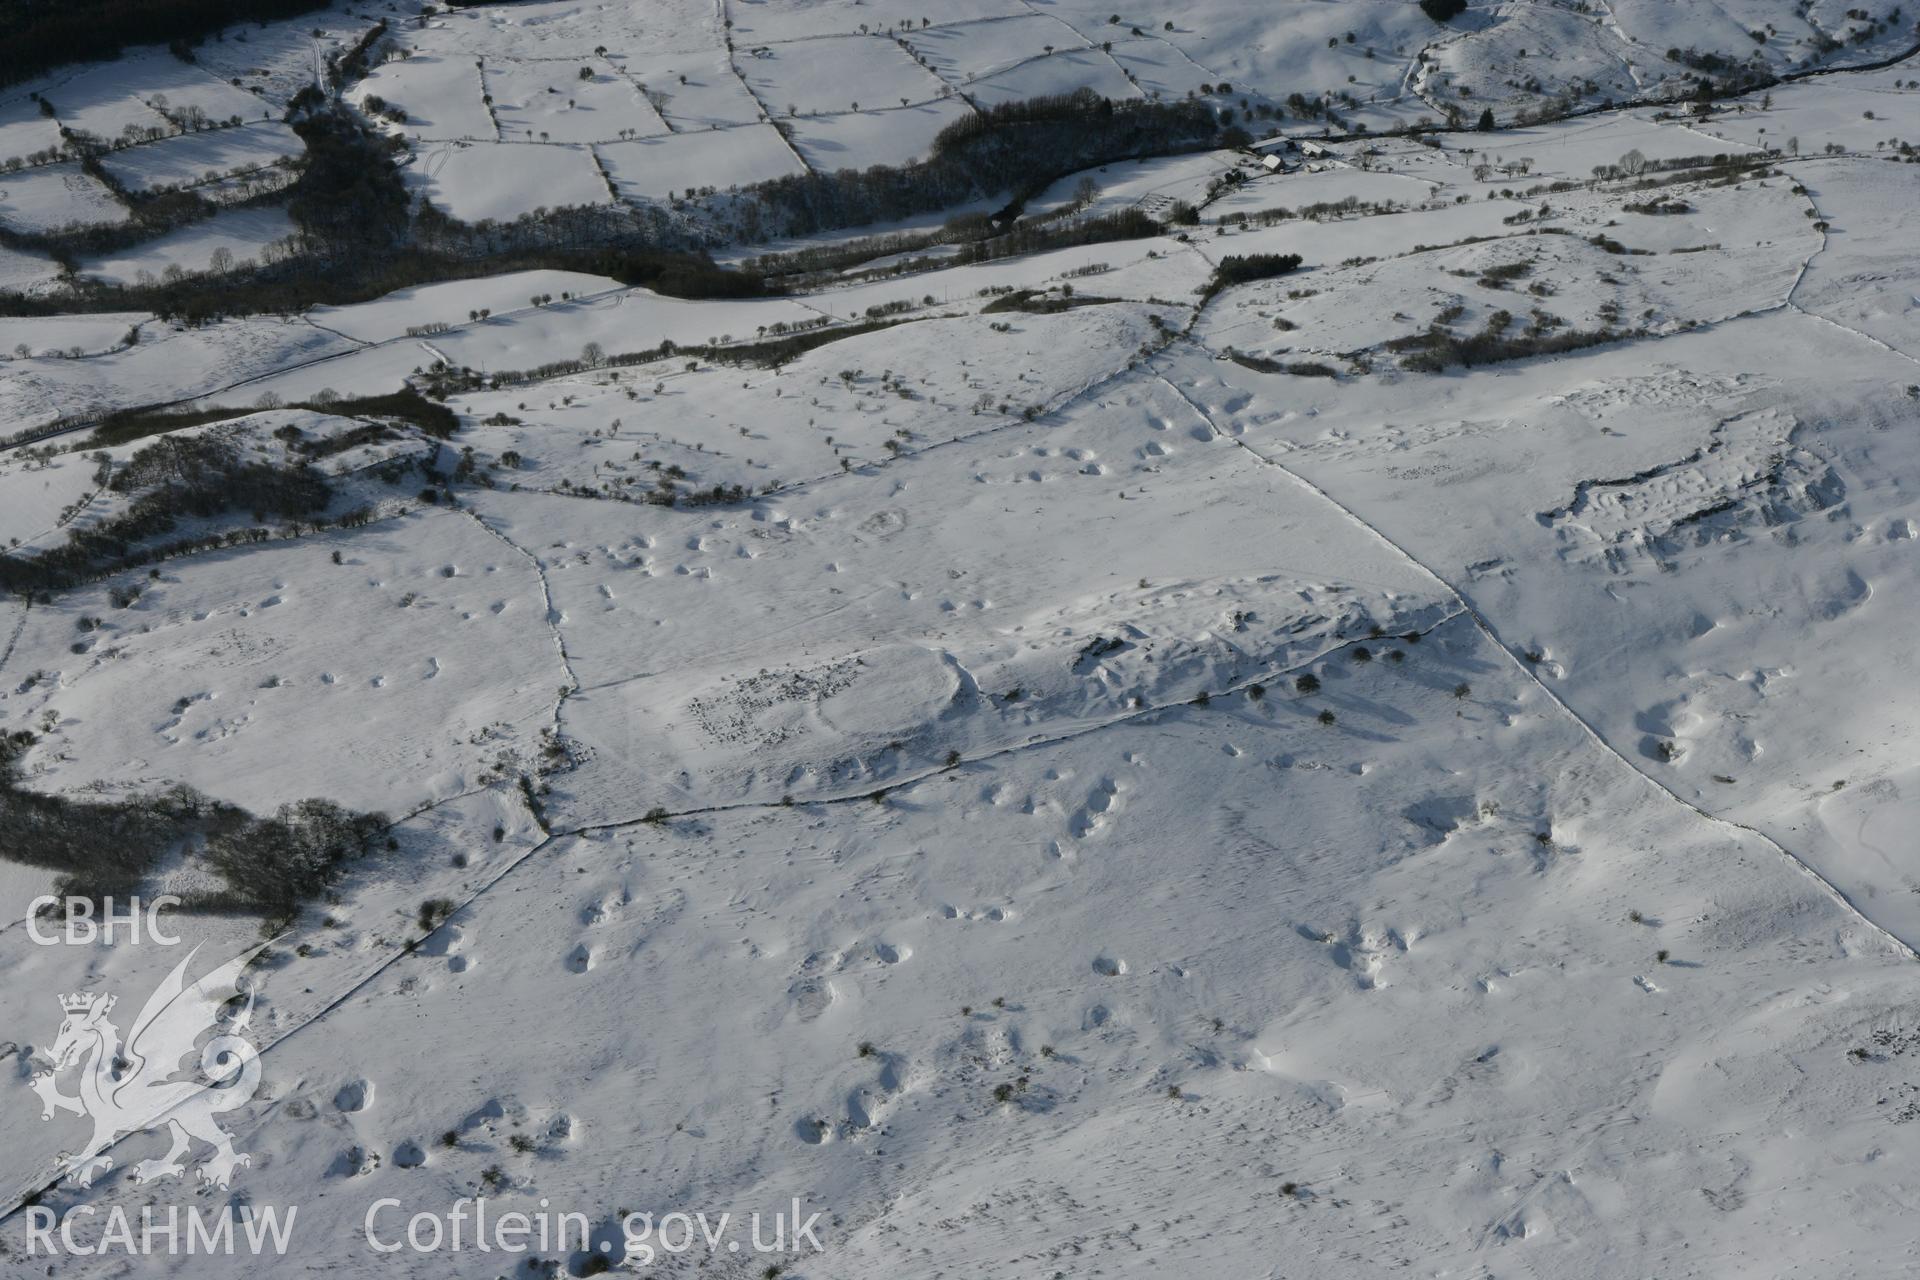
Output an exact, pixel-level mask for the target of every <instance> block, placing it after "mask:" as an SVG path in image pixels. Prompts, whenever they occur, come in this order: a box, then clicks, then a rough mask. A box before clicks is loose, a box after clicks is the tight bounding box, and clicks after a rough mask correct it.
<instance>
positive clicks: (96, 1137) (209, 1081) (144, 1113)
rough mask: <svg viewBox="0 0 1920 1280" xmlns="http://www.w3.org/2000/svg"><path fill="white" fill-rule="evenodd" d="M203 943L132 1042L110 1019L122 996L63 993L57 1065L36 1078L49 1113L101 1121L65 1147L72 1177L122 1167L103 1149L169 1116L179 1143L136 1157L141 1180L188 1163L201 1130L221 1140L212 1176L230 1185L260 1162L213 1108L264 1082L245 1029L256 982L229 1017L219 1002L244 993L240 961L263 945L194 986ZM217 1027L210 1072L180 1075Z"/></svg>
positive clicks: (79, 1180)
mask: <svg viewBox="0 0 1920 1280" xmlns="http://www.w3.org/2000/svg"><path fill="white" fill-rule="evenodd" d="M264 945H265V944H264V943H263V944H262V946H264ZM199 950H200V948H199V947H195V948H194V949H193V951H192V952H190V953H189V954H188V955H187V958H186V959H184V960H182V961H181V962H180V963H179V964H177V965H175V966H174V968H173V972H172V973H170V974H168V975H167V976H166V978H165V979H163V980H162V981H161V983H160V985H159V986H158V987H157V988H156V989H155V990H154V992H153V994H152V995H150V996H148V997H147V1003H146V1004H145V1006H143V1007H142V1008H141V1010H140V1016H139V1017H137V1018H135V1019H134V1022H133V1027H132V1029H131V1030H130V1031H129V1032H128V1033H127V1038H126V1040H125V1042H124V1043H123V1042H122V1041H121V1039H120V1030H119V1028H118V1027H116V1026H115V1025H114V1024H113V1023H112V1022H111V1021H109V1020H108V1015H109V1014H111V1013H112V1012H113V1008H114V1005H115V1003H116V997H114V996H110V995H102V994H98V993H95V992H92V991H82V992H76V993H74V994H72V995H63V996H61V997H60V1008H61V1009H62V1010H63V1011H64V1012H65V1013H66V1018H65V1020H64V1021H62V1022H61V1024H60V1034H59V1035H58V1036H57V1037H55V1039H54V1042H53V1044H52V1045H51V1046H50V1047H49V1048H48V1049H47V1051H46V1055H47V1057H48V1058H50V1059H51V1060H52V1062H53V1069H52V1070H50V1071H43V1072H41V1073H39V1074H37V1075H35V1076H34V1077H33V1080H32V1087H33V1091H34V1092H35V1093H37V1094H39V1095H40V1101H41V1103H42V1106H43V1108H44V1109H43V1111H42V1113H41V1117H40V1118H41V1119H42V1120H51V1119H53V1117H54V1115H55V1113H56V1112H61V1111H71V1112H73V1113H74V1114H76V1115H80V1116H84V1117H88V1118H91V1119H92V1121H93V1136H92V1137H91V1138H90V1139H88V1141H87V1145H86V1146H85V1147H84V1148H83V1149H81V1150H80V1151H79V1152H77V1153H62V1159H61V1166H60V1167H61V1172H62V1173H64V1174H65V1175H66V1177H67V1180H68V1181H69V1182H70V1183H72V1184H73V1185H75V1186H80V1187H86V1186H91V1185H92V1184H93V1179H94V1178H95V1176H97V1175H98V1174H101V1173H105V1172H106V1171H107V1170H109V1169H111V1168H113V1160H112V1159H111V1158H110V1157H108V1156H107V1155H105V1154H104V1153H105V1151H106V1150H107V1148H109V1147H111V1146H112V1145H113V1144H114V1143H115V1142H117V1141H118V1140H119V1139H120V1138H122V1137H124V1136H126V1135H127V1134H131V1133H141V1132H145V1131H147V1130H152V1129H158V1128H161V1127H162V1126H164V1127H165V1128H166V1129H168V1130H169V1132H170V1133H171V1134H172V1138H173V1146H172V1148H171V1149H169V1150H168V1152H167V1153H166V1154H165V1155H164V1156H162V1157H160V1158H159V1159H157V1160H142V1161H140V1162H139V1163H138V1164H136V1165H134V1167H133V1179H134V1181H136V1182H142V1183H145V1182H152V1181H154V1180H155V1179H158V1178H177V1177H179V1176H180V1175H181V1174H183V1173H185V1172H186V1169H187V1160H188V1154H189V1152H190V1151H191V1149H192V1143H193V1142H194V1141H196V1140H197V1141H199V1142H201V1143H203V1144H205V1145H207V1146H210V1147H212V1148H213V1153H212V1154H211V1155H209V1156H207V1157H206V1159H205V1160H204V1161H202V1163H201V1165H200V1167H199V1169H198V1170H197V1172H198V1174H199V1176H200V1178H201V1180H202V1181H204V1182H207V1183H210V1184H211V1185H213V1186H216V1187H225V1186H227V1185H228V1184H229V1183H231V1182H232V1181H233V1174H234V1170H235V1169H237V1168H239V1167H240V1166H241V1165H245V1164H249V1163H251V1161H252V1157H250V1156H248V1155H247V1154H246V1153H245V1152H240V1151H235V1150H234V1149H233V1139H232V1138H231V1137H230V1136H229V1135H228V1134H227V1133H226V1132H225V1131H224V1130H222V1129H221V1128H220V1126H219V1125H218V1124H217V1123H215V1120H214V1117H215V1116H217V1115H219V1114H220V1113H221V1112H223V1111H231V1110H233V1109H234V1108H235V1107H238V1106H240V1105H242V1104H243V1103H245V1102H246V1101H247V1100H248V1099H249V1098H251V1097H252V1096H253V1091H254V1089H255V1087H256V1086H258V1085H259V1083H260V1055H259V1052H258V1051H257V1050H255V1049H254V1047H253V1046H252V1045H251V1044H249V1043H248V1042H247V1041H246V1040H245V1039H243V1038H242V1037H241V1034H240V1033H241V1032H242V1031H244V1030H245V1029H246V1026H247V1020H248V1019H249V1018H250V1017H251V1016H252V1014H253V992H252V990H251V988H249V990H248V991H247V993H246V1004H245V1005H244V1006H243V1007H242V1008H241V1009H240V1010H239V1011H238V1012H237V1013H235V1014H234V1015H233V1017H232V1018H230V1019H228V1020H227V1021H226V1023H225V1025H224V1027H223V1026H222V1025H221V1020H220V1011H221V1009H222V1008H223V1007H225V1006H226V1005H227V1004H228V1003H229V1002H230V1001H231V1000H232V999H234V998H235V993H237V991H238V979H239V977H240V974H241V971H242V970H244V969H245V968H246V966H247V963H248V961H250V960H252V959H253V957H254V956H255V955H257V954H259V952H260V950H261V947H255V948H254V949H253V950H251V951H248V952H246V953H245V954H244V955H240V956H236V957H235V958H233V959H232V960H229V961H227V963H225V964H223V965H221V966H220V967H219V968H218V969H215V970H213V971H212V972H211V973H209V974H207V975H206V976H205V977H203V978H201V979H200V980H199V981H198V982H195V983H193V984H192V985H191V986H189V985H188V984H187V981H186V973H187V966H188V965H190V964H192V963H193V957H194V955H196V954H198V953H199ZM209 1031H217V1032H219V1033H220V1034H216V1035H214V1036H213V1037H212V1038H211V1039H209V1040H208V1041H207V1042H206V1043H205V1045H203V1046H201V1047H200V1049H199V1066H200V1072H201V1074H203V1075H204V1076H205V1077H206V1079H205V1080H204V1081H203V1080H197V1079H192V1078H188V1079H176V1078H175V1077H176V1076H178V1075H180V1074H181V1065H180V1064H181V1059H183V1058H185V1057H186V1056H187V1055H188V1054H190V1053H193V1052H194V1050H195V1044H196V1042H197V1041H199V1040H200V1038H201V1037H202V1036H203V1035H205V1034H206V1033H207V1032H209ZM75 1069H77V1070H78V1073H79V1090H80V1091H79V1093H78V1094H77V1095H71V1096H70V1095H68V1094H64V1093H62V1092H60V1085H59V1079H60V1077H61V1076H62V1075H64V1074H66V1073H67V1072H68V1071H70V1070H75Z"/></svg>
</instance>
